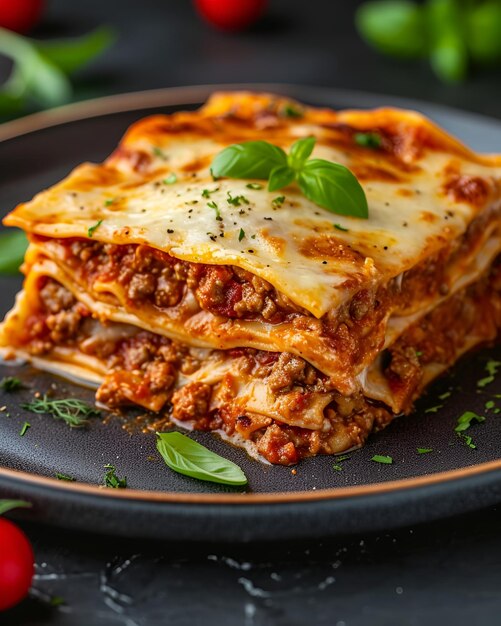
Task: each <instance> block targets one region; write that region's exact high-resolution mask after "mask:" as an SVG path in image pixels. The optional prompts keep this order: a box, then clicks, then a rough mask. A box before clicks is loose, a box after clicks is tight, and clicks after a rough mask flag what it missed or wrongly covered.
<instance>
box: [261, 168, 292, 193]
mask: <svg viewBox="0 0 501 626" xmlns="http://www.w3.org/2000/svg"><path fill="white" fill-rule="evenodd" d="M294 177H295V173H294V170H292V169H291V168H290V167H289V166H288V165H282V166H280V167H276V168H275V169H273V170H272V171H271V174H270V178H269V180H268V191H276V190H277V189H282V187H286V186H287V185H290V184H291V183H292V181H293V180H294Z"/></svg>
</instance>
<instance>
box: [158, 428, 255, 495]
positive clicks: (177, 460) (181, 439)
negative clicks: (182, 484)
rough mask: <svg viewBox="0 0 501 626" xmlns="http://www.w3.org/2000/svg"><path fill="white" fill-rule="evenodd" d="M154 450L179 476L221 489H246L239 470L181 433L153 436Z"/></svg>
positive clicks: (242, 474)
mask: <svg viewBox="0 0 501 626" xmlns="http://www.w3.org/2000/svg"><path fill="white" fill-rule="evenodd" d="M157 437H158V439H157V450H158V451H159V452H160V454H161V455H162V458H163V460H164V461H165V463H166V464H167V465H168V466H169V467H170V468H171V469H173V470H174V471H175V472H178V473H179V474H184V475H185V476H191V478H198V480H207V481H209V482H213V483H221V484H223V485H246V484H247V478H246V476H245V474H244V473H243V472H242V470H241V469H240V468H239V467H238V465H235V463H232V462H231V461H228V460H227V459H224V458H223V457H222V456H219V455H218V454H216V453H215V452H211V451H210V450H208V449H207V448H205V447H204V446H202V445H201V444H199V443H197V442H196V441H193V439H190V438H189V437H186V435H182V434H181V433H176V432H174V433H157Z"/></svg>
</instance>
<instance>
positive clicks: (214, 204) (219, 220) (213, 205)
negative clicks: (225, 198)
mask: <svg viewBox="0 0 501 626" xmlns="http://www.w3.org/2000/svg"><path fill="white" fill-rule="evenodd" d="M207 206H208V207H209V208H211V209H214V211H215V212H216V219H217V221H218V222H221V221H222V219H223V218H222V217H221V212H220V211H219V208H218V206H217V204H216V202H214V201H213V200H211V201H210V202H207Z"/></svg>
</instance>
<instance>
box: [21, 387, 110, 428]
mask: <svg viewBox="0 0 501 626" xmlns="http://www.w3.org/2000/svg"><path fill="white" fill-rule="evenodd" d="M21 408H22V409H26V410H28V411H31V412H32V413H47V414H49V415H52V417H53V418H54V419H57V420H63V421H64V422H66V424H68V426H71V427H72V428H79V427H81V426H85V425H86V424H87V418H89V417H99V416H100V415H101V412H100V411H98V410H97V409H95V408H94V407H92V406H90V405H89V404H87V403H86V402H83V400H77V399H76V398H65V399H63V400H50V399H49V397H48V396H47V394H44V395H43V396H42V397H41V398H35V400H33V402H28V403H25V404H21Z"/></svg>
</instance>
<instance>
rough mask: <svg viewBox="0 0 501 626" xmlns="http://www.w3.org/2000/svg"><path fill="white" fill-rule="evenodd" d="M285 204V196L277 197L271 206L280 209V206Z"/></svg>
mask: <svg viewBox="0 0 501 626" xmlns="http://www.w3.org/2000/svg"><path fill="white" fill-rule="evenodd" d="M284 202H285V196H277V197H276V198H273V200H272V201H271V204H272V205H273V206H274V207H279V206H282V204H283V203H284Z"/></svg>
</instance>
